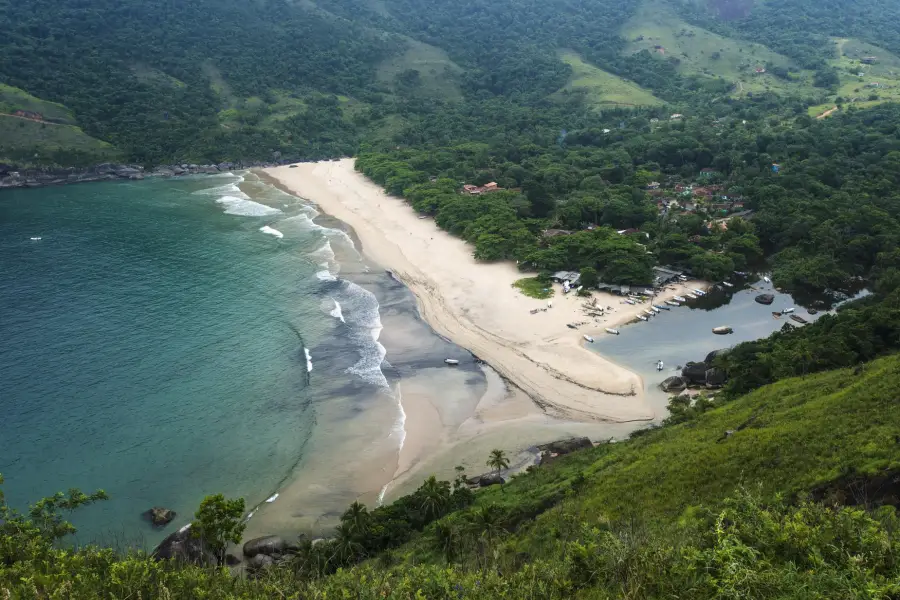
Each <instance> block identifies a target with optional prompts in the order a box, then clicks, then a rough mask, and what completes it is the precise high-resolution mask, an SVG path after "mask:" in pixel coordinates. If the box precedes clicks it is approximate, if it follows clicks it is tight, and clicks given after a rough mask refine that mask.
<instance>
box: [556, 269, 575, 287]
mask: <svg viewBox="0 0 900 600" xmlns="http://www.w3.org/2000/svg"><path fill="white" fill-rule="evenodd" d="M580 279H581V273H576V272H575V271H557V272H556V273H554V274H553V275H551V276H550V280H551V281H555V282H556V283H565V282H566V281H568V282H569V285H578V280H580Z"/></svg>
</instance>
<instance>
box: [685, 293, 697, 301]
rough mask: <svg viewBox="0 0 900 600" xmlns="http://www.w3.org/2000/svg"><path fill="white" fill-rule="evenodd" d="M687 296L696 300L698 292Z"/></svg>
mask: <svg viewBox="0 0 900 600" xmlns="http://www.w3.org/2000/svg"><path fill="white" fill-rule="evenodd" d="M687 297H688V298H690V299H691V300H696V299H697V294H688V295H687Z"/></svg>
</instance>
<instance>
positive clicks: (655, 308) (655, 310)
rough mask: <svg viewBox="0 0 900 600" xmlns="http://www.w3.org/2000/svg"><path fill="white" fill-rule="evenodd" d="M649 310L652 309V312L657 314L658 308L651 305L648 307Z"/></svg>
mask: <svg viewBox="0 0 900 600" xmlns="http://www.w3.org/2000/svg"><path fill="white" fill-rule="evenodd" d="M650 310H652V311H653V314H655V315H658V314H659V309H658V308H657V307H655V306H651V307H650Z"/></svg>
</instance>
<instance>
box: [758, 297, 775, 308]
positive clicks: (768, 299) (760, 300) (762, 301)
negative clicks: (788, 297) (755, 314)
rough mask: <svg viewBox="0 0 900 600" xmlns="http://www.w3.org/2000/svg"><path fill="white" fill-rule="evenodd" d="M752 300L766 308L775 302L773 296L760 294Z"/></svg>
mask: <svg viewBox="0 0 900 600" xmlns="http://www.w3.org/2000/svg"><path fill="white" fill-rule="evenodd" d="M754 300H755V301H756V302H758V303H759V304H765V305H766V306H768V305H769V304H772V303H773V302H775V294H760V295H759V296H757V297H756V298H754Z"/></svg>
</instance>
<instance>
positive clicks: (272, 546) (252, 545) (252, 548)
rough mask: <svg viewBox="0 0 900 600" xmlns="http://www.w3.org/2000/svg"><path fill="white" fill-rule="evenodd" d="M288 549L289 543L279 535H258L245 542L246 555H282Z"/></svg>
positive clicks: (248, 556)
mask: <svg viewBox="0 0 900 600" xmlns="http://www.w3.org/2000/svg"><path fill="white" fill-rule="evenodd" d="M287 549H288V543H287V542H285V541H284V540H283V539H282V538H280V537H279V536H277V535H266V536H263V537H258V538H254V539H252V540H250V541H249V542H246V543H245V544H244V556H245V557H247V558H253V557H254V556H256V555H257V554H265V555H266V556H280V555H282V554H284V553H285V551H286V550H287Z"/></svg>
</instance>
